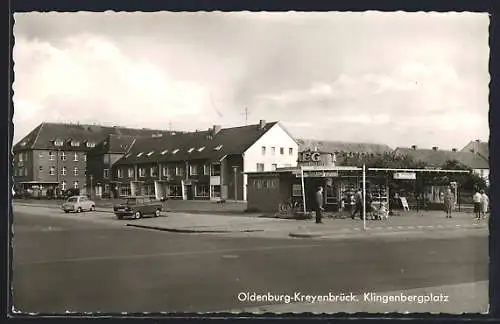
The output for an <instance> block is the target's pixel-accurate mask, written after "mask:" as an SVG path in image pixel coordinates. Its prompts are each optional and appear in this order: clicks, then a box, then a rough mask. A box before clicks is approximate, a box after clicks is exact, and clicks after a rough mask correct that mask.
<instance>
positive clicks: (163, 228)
mask: <svg viewBox="0 0 500 324" xmlns="http://www.w3.org/2000/svg"><path fill="white" fill-rule="evenodd" d="M125 226H130V227H137V228H144V229H152V230H157V231H164V232H173V233H249V232H263V231H264V230H251V229H247V230H234V231H231V230H201V229H200V230H197V229H183V228H168V227H158V226H149V225H139V224H130V223H128V224H126V225H125Z"/></svg>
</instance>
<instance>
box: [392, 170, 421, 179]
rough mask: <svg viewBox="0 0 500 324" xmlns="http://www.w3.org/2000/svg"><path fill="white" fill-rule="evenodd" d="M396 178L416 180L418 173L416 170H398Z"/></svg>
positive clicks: (395, 174)
mask: <svg viewBox="0 0 500 324" xmlns="http://www.w3.org/2000/svg"><path fill="white" fill-rule="evenodd" d="M394 179H396V180H415V179H417V174H416V173H415V172H396V173H394Z"/></svg>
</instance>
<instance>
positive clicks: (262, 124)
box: [259, 119, 266, 129]
mask: <svg viewBox="0 0 500 324" xmlns="http://www.w3.org/2000/svg"><path fill="white" fill-rule="evenodd" d="M264 126H266V121H265V120H263V119H261V120H260V121H259V128H260V129H264Z"/></svg>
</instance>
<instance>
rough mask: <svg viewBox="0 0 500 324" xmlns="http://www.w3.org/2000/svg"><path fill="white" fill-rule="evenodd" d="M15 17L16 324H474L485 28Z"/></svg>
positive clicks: (482, 263)
mask: <svg viewBox="0 0 500 324" xmlns="http://www.w3.org/2000/svg"><path fill="white" fill-rule="evenodd" d="M13 18H14V22H13V34H14V35H13V37H14V44H13V62H14V63H13V64H14V67H13V70H14V82H13V84H12V90H13V97H12V101H13V110H14V114H13V125H14V135H13V142H12V152H13V153H12V163H11V177H12V179H13V187H12V197H13V198H12V224H11V231H12V234H11V239H10V244H11V247H12V256H11V269H12V274H11V278H10V283H9V284H10V290H11V304H12V312H13V314H31V315H37V314H38V315H47V314H52V315H68V314H103V315H104V314H113V315H117V316H126V315H130V314H143V313H149V314H159V315H165V316H167V315H168V314H174V313H183V314H195V315H201V316H203V315H204V314H205V315H207V316H208V315H210V314H226V316H233V315H234V316H236V315H238V314H286V313H312V314H338V313H348V314H351V313H371V314H381V313H406V314H414V313H432V314H471V313H474V314H475V313H479V314H486V313H488V310H489V307H490V301H489V275H490V274H489V262H490V258H489V250H488V236H489V228H488V225H489V221H490V218H491V213H490V210H491V198H490V163H489V161H490V157H489V141H490V128H489V111H490V107H489V106H490V104H489V101H488V96H489V83H490V74H489V70H488V64H489V58H490V48H489V43H488V37H489V32H488V28H489V25H490V17H489V15H488V13H479V12H476V13H472V12H441V13H437V12H423V11H422V12H403V11H397V12H396V11H394V12H379V11H365V12H334V11H331V12H294V11H289V12H265V11H262V12H248V11H247V12H245V11H241V12H236V11H235V12H217V11H214V12H201V11H200V12H173V11H170V12H169V11H158V12H140V11H136V12H114V11H106V12H90V11H87V12H85V11H80V12H67V13H64V12H25V13H15V14H14V15H13Z"/></svg>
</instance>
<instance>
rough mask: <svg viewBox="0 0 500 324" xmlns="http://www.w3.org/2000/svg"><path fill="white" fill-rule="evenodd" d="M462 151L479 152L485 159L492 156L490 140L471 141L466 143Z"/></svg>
mask: <svg viewBox="0 0 500 324" xmlns="http://www.w3.org/2000/svg"><path fill="white" fill-rule="evenodd" d="M461 151H462V152H472V153H478V154H479V155H481V156H482V157H484V158H485V159H489V158H490V148H489V144H488V142H481V141H480V140H476V141H470V142H469V144H467V145H465V146H464V148H463V149H462V150H461Z"/></svg>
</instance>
